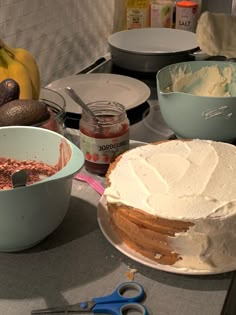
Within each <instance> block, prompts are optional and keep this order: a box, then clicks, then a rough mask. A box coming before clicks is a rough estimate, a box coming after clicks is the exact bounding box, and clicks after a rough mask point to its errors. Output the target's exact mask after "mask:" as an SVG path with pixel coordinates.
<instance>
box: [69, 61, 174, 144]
mask: <svg viewBox="0 0 236 315" xmlns="http://www.w3.org/2000/svg"><path fill="white" fill-rule="evenodd" d="M85 73H113V74H120V75H125V76H129V77H132V78H135V79H138V80H140V81H142V82H144V83H145V84H146V85H148V87H149V88H150V90H151V94H150V97H149V99H148V100H147V101H146V102H144V103H143V104H140V105H139V106H137V107H135V108H132V109H129V110H127V116H128V118H129V121H130V124H131V128H130V137H131V139H132V140H138V141H144V142H154V141H159V140H163V139H169V138H171V137H173V131H172V130H170V129H169V128H168V127H167V126H166V124H165V122H164V120H163V119H162V116H161V113H160V108H159V105H158V99H157V88H156V73H140V72H134V71H130V70H126V69H122V68H120V67H118V66H116V65H114V64H113V63H112V61H111V60H110V58H108V59H106V58H100V59H99V60H97V61H96V62H95V63H94V64H93V65H91V66H89V67H88V68H86V69H84V70H83V71H81V72H79V73H78V74H85ZM80 118H81V115H80V114H78V113H71V112H67V113H66V121H65V125H66V127H69V128H75V129H78V128H79V120H80Z"/></svg>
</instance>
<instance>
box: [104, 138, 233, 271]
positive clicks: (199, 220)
mask: <svg viewBox="0 0 236 315" xmlns="http://www.w3.org/2000/svg"><path fill="white" fill-rule="evenodd" d="M106 177H107V184H108V185H107V188H106V189H105V193H104V196H105V199H106V203H107V208H108V213H109V217H110V219H111V222H112V225H113V227H114V230H115V232H116V234H117V235H118V236H119V238H120V239H121V241H122V242H123V243H125V244H126V245H127V246H128V247H129V248H131V249H132V250H134V251H136V252H138V253H140V254H141V255H143V256H145V257H148V258H149V259H151V260H153V261H156V262H157V263H158V264H163V265H170V266H172V267H174V268H182V269H186V270H199V271H211V272H217V271H221V270H223V271H224V270H226V271H228V270H233V269H236V147H235V146H233V145H231V144H227V143H222V142H214V141H208V140H190V141H181V140H171V141H164V142H159V143H153V144H147V145H143V146H140V147H137V148H135V149H132V150H129V151H127V152H125V153H123V154H122V155H120V156H119V157H118V158H117V159H116V160H115V161H114V162H113V163H111V165H110V168H109V170H108V172H107V175H106Z"/></svg>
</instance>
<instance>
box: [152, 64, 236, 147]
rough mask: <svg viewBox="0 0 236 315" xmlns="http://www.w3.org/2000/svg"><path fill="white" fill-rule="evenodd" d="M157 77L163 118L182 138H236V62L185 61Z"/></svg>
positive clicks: (165, 69)
mask: <svg viewBox="0 0 236 315" xmlns="http://www.w3.org/2000/svg"><path fill="white" fill-rule="evenodd" d="M156 78H157V93H158V99H159V105H160V109H161V113H162V116H163V119H164V120H165V122H166V123H167V125H168V126H169V128H171V129H172V130H173V131H174V132H175V134H176V136H177V137H178V138H185V139H186V138H187V139H196V138H197V139H206V140H215V141H225V142H233V141H235V140H236V63H234V62H227V61H207V60H206V61H189V62H181V63H176V64H172V65H170V66H167V67H165V68H163V69H161V70H160V71H158V73H157V77H156Z"/></svg>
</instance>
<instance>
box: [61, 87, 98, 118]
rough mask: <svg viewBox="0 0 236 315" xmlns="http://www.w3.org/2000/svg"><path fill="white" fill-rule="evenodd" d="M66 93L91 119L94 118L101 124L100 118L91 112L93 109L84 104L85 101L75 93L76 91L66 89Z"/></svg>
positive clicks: (69, 88)
mask: <svg viewBox="0 0 236 315" xmlns="http://www.w3.org/2000/svg"><path fill="white" fill-rule="evenodd" d="M65 92H66V93H67V94H68V95H69V96H70V97H71V98H72V99H73V100H74V101H75V102H76V103H77V104H79V105H80V107H82V108H83V110H84V111H85V112H86V113H87V114H88V115H89V116H91V117H93V118H94V119H95V120H96V121H97V122H98V124H99V123H100V121H99V119H98V117H97V116H96V115H95V114H94V112H93V111H91V109H90V108H89V107H88V106H87V105H86V104H85V103H84V101H83V100H82V99H81V98H80V97H79V95H78V94H77V93H76V92H75V90H74V89H72V88H71V87H69V86H68V87H66V88H65Z"/></svg>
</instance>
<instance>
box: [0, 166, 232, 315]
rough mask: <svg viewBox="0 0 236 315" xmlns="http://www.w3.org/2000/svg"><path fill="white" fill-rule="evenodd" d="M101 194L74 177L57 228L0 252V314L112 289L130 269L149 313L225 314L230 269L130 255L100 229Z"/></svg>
mask: <svg viewBox="0 0 236 315" xmlns="http://www.w3.org/2000/svg"><path fill="white" fill-rule="evenodd" d="M83 172H84V170H83ZM97 179H99V180H100V181H103V179H101V178H98V177H97ZM99 199H100V196H99V195H98V194H97V193H96V192H95V191H94V190H93V189H92V188H91V187H90V186H88V185H87V184H86V183H83V182H80V181H76V180H74V183H73V188H72V196H71V201H70V206H69V210H68V213H67V215H66V217H65V219H64V221H63V223H62V224H61V225H60V226H59V228H58V229H57V230H56V231H55V232H54V233H53V234H51V235H50V236H49V237H48V238H47V239H45V240H44V241H43V242H41V243H40V244H39V245H38V246H36V247H34V248H32V249H30V250H27V251H25V252H20V253H13V254H12V253H11V254H7V253H2V254H0V313H1V314H4V315H23V314H24V315H26V314H30V312H31V310H32V309H38V308H44V307H51V306H55V305H66V304H69V303H76V302H78V301H83V300H88V299H90V298H91V297H96V296H101V295H105V294H108V293H110V292H111V291H113V290H114V288H115V287H116V286H117V285H118V284H120V283H121V282H124V281H128V280H129V279H128V277H127V272H129V271H130V270H131V269H136V271H137V272H136V273H135V274H134V280H135V281H137V282H139V283H141V284H142V285H143V286H144V288H145V291H146V295H147V297H146V300H145V302H144V303H145V305H146V306H147V308H148V311H149V314H151V315H169V314H170V315H173V314H174V315H185V314H186V315H189V314H191V315H220V314H221V311H222V308H223V305H224V302H225V299H226V295H227V291H228V289H229V287H230V283H231V279H232V273H226V274H221V275H211V276H188V275H177V274H172V273H167V272H163V271H160V270H157V269H153V268H149V267H146V266H144V265H142V264H140V263H137V262H135V261H133V260H131V259H129V258H128V257H126V256H125V255H123V254H122V253H120V252H119V251H118V250H117V249H115V248H114V247H113V246H112V245H111V244H110V243H109V242H108V241H107V240H106V238H105V237H104V236H103V234H102V232H101V230H100V229H99V226H98V223H97V204H98V201H99ZM228 314H229V313H228ZM232 314H235V313H232Z"/></svg>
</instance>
